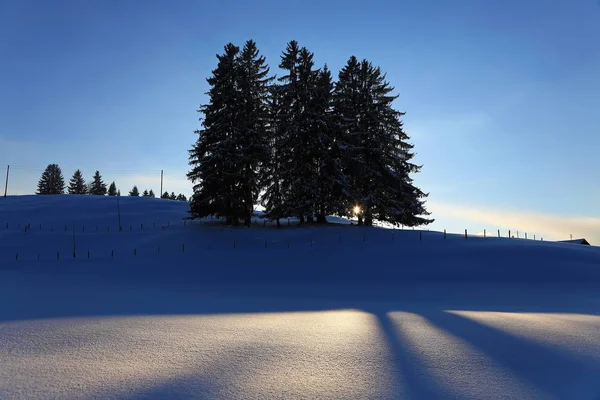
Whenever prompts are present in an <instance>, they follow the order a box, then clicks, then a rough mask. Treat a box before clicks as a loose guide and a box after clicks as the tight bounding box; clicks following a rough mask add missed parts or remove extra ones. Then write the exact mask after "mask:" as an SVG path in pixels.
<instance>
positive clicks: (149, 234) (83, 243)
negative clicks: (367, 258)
mask: <svg viewBox="0 0 600 400" xmlns="http://www.w3.org/2000/svg"><path fill="white" fill-rule="evenodd" d="M282 222H283V223H282V227H281V228H279V229H278V228H277V227H276V225H275V223H274V222H272V221H267V220H265V219H262V218H253V219H252V226H253V227H254V228H255V229H248V228H246V227H237V228H233V227H225V226H224V225H223V224H222V221H221V220H219V219H216V218H212V219H211V218H206V219H204V220H186V219H177V220H164V221H151V222H148V221H145V222H139V223H135V224H134V223H127V224H124V225H122V226H119V225H118V224H97V223H90V222H83V223H78V222H77V221H73V222H72V223H70V224H69V223H48V222H45V223H35V222H24V223H15V222H12V223H11V222H5V223H3V226H0V231H4V232H5V233H10V232H12V233H13V234H12V235H9V236H6V235H4V240H2V241H3V242H4V243H1V246H0V253H1V254H0V261H4V262H7V261H14V262H23V261H61V260H62V261H64V260H68V259H89V260H99V259H104V260H110V259H115V258H116V259H123V258H136V257H137V258H148V257H168V256H169V255H175V254H184V253H191V254H201V253H206V252H230V251H236V250H237V251H245V250H246V251H247V250H259V249H260V250H261V251H269V250H277V249H279V250H298V249H310V248H314V249H318V248H325V249H328V250H330V249H333V248H338V249H339V248H340V247H341V248H345V249H348V248H353V249H357V246H367V245H368V246H371V247H373V246H388V247H389V246H390V245H391V246H394V245H398V244H400V245H415V244H418V243H433V242H437V243H440V242H450V241H452V244H453V245H454V244H456V242H457V241H462V242H464V243H467V242H468V241H469V240H470V239H471V240H473V239H477V240H483V239H494V238H496V239H499V238H504V239H506V238H511V239H523V240H539V241H543V238H541V237H539V238H538V237H537V236H536V235H535V234H534V235H529V234H528V233H526V232H519V231H512V230H509V231H506V232H501V231H500V230H496V231H493V232H488V231H487V230H484V231H483V232H477V233H469V232H468V230H466V229H465V231H464V232H461V233H449V232H447V231H446V230H444V231H442V232H438V231H428V230H420V229H414V230H413V229H412V228H411V229H369V228H366V227H359V226H356V225H351V224H349V223H347V224H345V225H341V224H331V225H329V226H326V227H317V226H313V225H305V226H304V227H298V225H297V224H296V221H295V220H293V219H289V220H284V221H282ZM288 227H289V228H292V229H288ZM285 231H287V232H288V233H286V232H285ZM465 241H467V242H465Z"/></svg>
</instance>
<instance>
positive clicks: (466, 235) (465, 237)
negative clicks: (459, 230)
mask: <svg viewBox="0 0 600 400" xmlns="http://www.w3.org/2000/svg"><path fill="white" fill-rule="evenodd" d="M466 238H467V230H466V229H465V239H466Z"/></svg>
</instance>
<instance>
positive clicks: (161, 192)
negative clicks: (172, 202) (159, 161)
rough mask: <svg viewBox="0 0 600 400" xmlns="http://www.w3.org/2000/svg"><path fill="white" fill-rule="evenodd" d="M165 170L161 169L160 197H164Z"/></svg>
mask: <svg viewBox="0 0 600 400" xmlns="http://www.w3.org/2000/svg"><path fill="white" fill-rule="evenodd" d="M162 190H163V170H162V169H161V170H160V196H158V197H162V194H163V191H162Z"/></svg>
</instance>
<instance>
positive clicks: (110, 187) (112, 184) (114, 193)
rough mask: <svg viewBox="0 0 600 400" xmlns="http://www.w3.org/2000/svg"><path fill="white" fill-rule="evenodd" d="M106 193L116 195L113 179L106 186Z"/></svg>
mask: <svg viewBox="0 0 600 400" xmlns="http://www.w3.org/2000/svg"><path fill="white" fill-rule="evenodd" d="M108 195H109V196H116V195H117V185H116V184H115V182H114V181H113V182H112V183H111V184H110V186H109V187H108Z"/></svg>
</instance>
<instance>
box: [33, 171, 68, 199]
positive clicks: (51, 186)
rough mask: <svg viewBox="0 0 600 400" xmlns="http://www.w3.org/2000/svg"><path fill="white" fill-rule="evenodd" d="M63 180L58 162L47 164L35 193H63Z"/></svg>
mask: <svg viewBox="0 0 600 400" xmlns="http://www.w3.org/2000/svg"><path fill="white" fill-rule="evenodd" d="M64 192H65V180H64V178H63V174H62V171H61V169H60V167H59V166H58V164H49V165H48V166H47V167H46V169H45V170H44V172H43V173H42V176H41V178H40V180H39V182H38V190H37V194H44V195H47V194H63V193H64Z"/></svg>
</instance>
